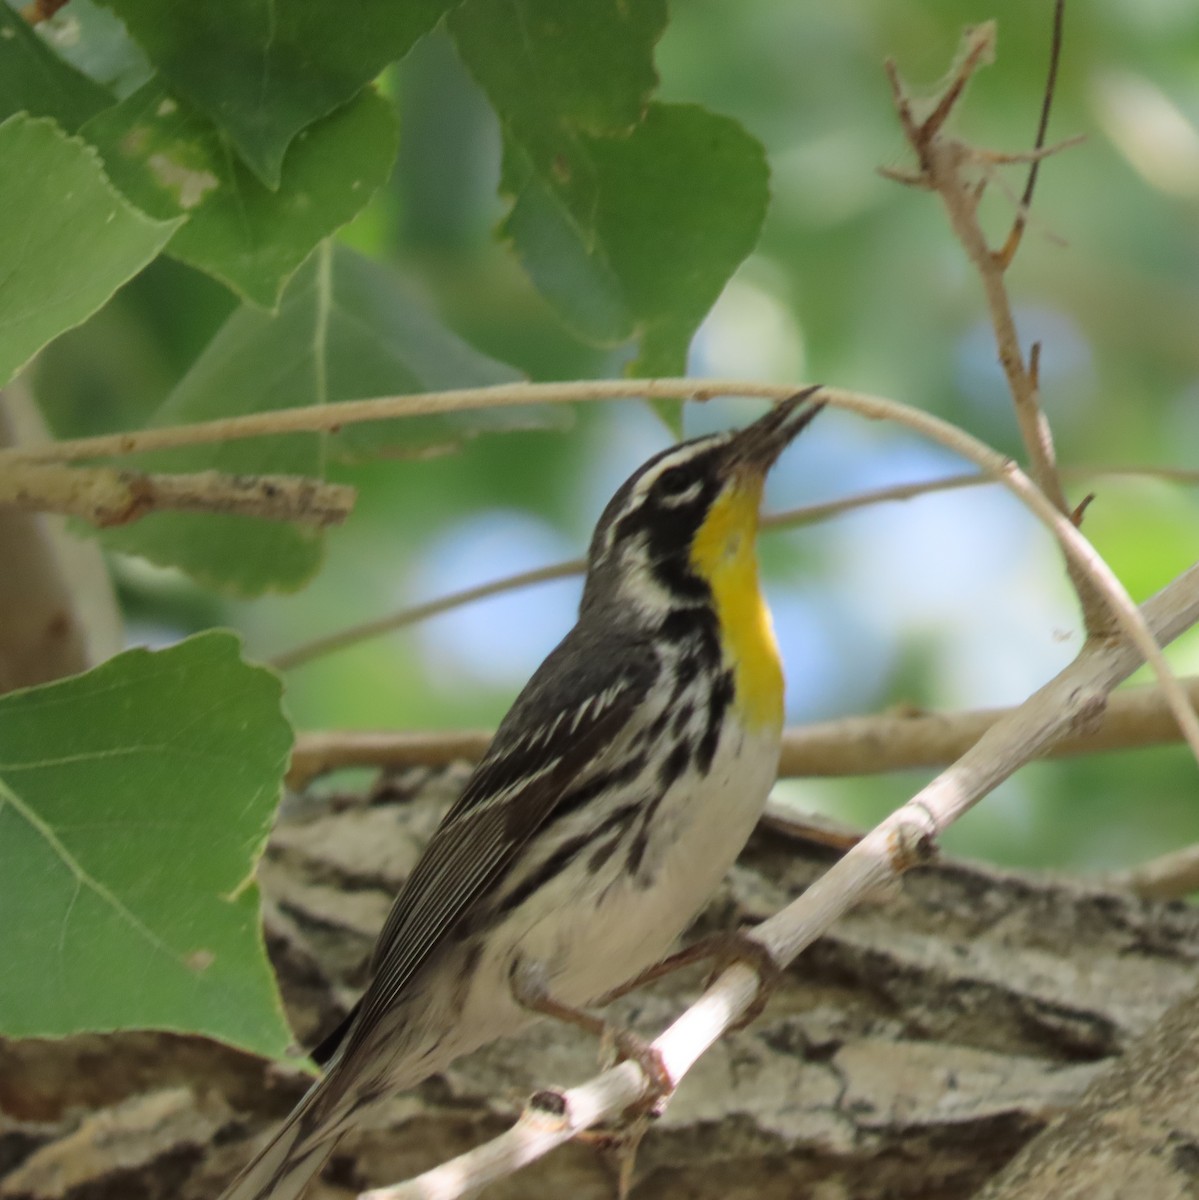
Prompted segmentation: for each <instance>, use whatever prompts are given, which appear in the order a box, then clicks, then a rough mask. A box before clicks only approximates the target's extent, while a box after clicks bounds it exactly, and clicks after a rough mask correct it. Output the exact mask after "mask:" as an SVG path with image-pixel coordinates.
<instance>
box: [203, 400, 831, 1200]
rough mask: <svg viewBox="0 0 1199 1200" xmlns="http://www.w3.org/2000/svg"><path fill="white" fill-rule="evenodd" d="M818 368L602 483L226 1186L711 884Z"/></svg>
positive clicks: (750, 771)
mask: <svg viewBox="0 0 1199 1200" xmlns="http://www.w3.org/2000/svg"><path fill="white" fill-rule="evenodd" d="M815 390H816V389H814V388H812V389H808V390H807V391H806V392H803V393H801V394H799V395H797V396H795V397H793V398H792V399H790V400H787V401H785V402H783V403H781V404H779V405H777V406H776V407H774V408H773V409H771V411H770V412H768V413H766V415H765V416H763V417H761V418H760V419H759V420H757V421H756V422H754V423H753V424H752V425H749V426H748V427H747V428H745V429H742V430H740V431H739V432H736V433H721V434H715V435H712V436H707V437H700V438H696V439H695V440H693V441H690V442H685V443H683V444H682V445H679V446H675V447H673V448H671V449H669V450H666V451H664V452H663V453H661V454H658V455H657V456H655V457H654V458H652V459H650V461H649V462H647V463H646V464H645V465H644V466H643V467H641V469H640V470H639V471H637V472H636V474H634V475H633V476H632V478H631V479H629V480H628V481H627V482H626V483H625V484H624V486H623V487H621V488H620V490H619V491H618V492H617V493H616V495H615V496H613V498H612V500H611V501H610V502H609V504H608V506H607V508H606V509H605V510H604V514H603V516H602V517H600V520H599V524H598V525H597V526H596V529H595V534H594V536H593V538H592V541H591V548H590V550H589V553H588V560H587V580H586V584H585V585H584V589H583V599H582V603H581V605H580V608H579V619H578V622H577V624H576V625H575V627H574V628H573V629H572V630H571V631H570V633H568V634H567V635H566V637H565V638H564V639H563V640H562V642H561V643H560V644H559V645H558V647H557V648H556V649H555V650H554V651H553V652H552V653H551V654H550V655H549V657H548V658H547V659H546V660H545V662H544V663H542V665H541V667H540V668H539V669H538V670H537V672H536V674H535V675H534V676H533V678H532V679H531V680H529V682H528V684H527V685H526V686H525V688H524V690H523V691H522V692H521V694H520V696H519V697H518V698H517V700H516V703H515V704H514V705H513V706H512V708H511V710H510V711H509V713H508V715H507V716H506V717H505V718H504V720H503V722H502V723H501V725H500V727H499V730H498V731H497V733H496V736H495V741H494V742H493V744H492V746H491V749H490V750H489V751H488V753H487V755H486V757H485V758H484V759H483V760H482V761H481V762H480V763H479V765H478V767H477V768H476V770H475V771H474V773H473V775H472V776H471V777H470V780H469V782H468V783H467V785H466V788H465V790H464V792H463V793H462V796H461V797H460V799H459V800H458V801H457V802H456V803H455V804H454V806H453V807H452V808H451V809H450V811H449V812H448V813H447V814H446V816H445V818H444V819H443V820H442V822H441V824H440V825H439V826H438V829H437V831H436V833H435V834H434V835H433V838H432V840H431V841H430V842H429V845H428V847H427V849H426V850H425V852H424V854H423V855H422V856H421V858H420V860H419V862H418V863H417V864H416V867H415V868H414V869H413V871H412V874H411V875H410V876H409V878H408V880H407V882H406V883H405V885H404V887H403V889H402V890H401V892H400V894H399V896H398V897H397V898H396V901H395V904H394V906H393V907H392V909H391V913H390V915H389V916H388V918H387V922H386V924H385V925H384V927H383V932H382V933H381V934H380V935H379V941H378V943H377V945H376V946H375V951H374V956H373V959H372V962H371V979H370V983H369V985H368V986H367V989H366V992H365V994H364V995H363V997H362V999H361V1000H360V1001H359V1003H358V1005H357V1007H356V1008H355V1010H354V1011H353V1012H352V1013H351V1014H350V1017H349V1018H347V1020H346V1022H345V1023H344V1025H343V1027H342V1029H341V1030H339V1031H337V1034H335V1035H334V1038H332V1039H330V1040H329V1041H328V1042H327V1043H326V1046H325V1051H326V1055H327V1056H328V1057H330V1058H331V1061H330V1063H329V1068H328V1071H327V1073H326V1074H325V1076H324V1077H323V1078H322V1079H321V1080H320V1081H319V1082H318V1083H316V1084H314V1085H313V1087H312V1089H311V1090H310V1091H309V1093H308V1095H307V1096H306V1097H305V1098H304V1100H303V1101H301V1103H300V1104H299V1106H298V1107H297V1108H296V1110H295V1111H294V1112H293V1113H292V1114H291V1116H290V1117H289V1118H288V1120H287V1122H286V1123H285V1124H284V1126H283V1128H282V1130H280V1131H279V1133H277V1134H276V1135H275V1137H274V1139H273V1140H272V1141H271V1142H270V1143H269V1144H268V1145H267V1146H266V1148H265V1149H264V1150H263V1151H262V1152H261V1153H260V1154H259V1156H258V1157H257V1158H256V1159H255V1160H254V1161H253V1162H252V1163H251V1164H250V1165H249V1166H248V1167H247V1168H246V1169H245V1171H243V1172H242V1174H241V1175H240V1176H239V1177H238V1178H237V1180H235V1181H234V1183H233V1184H232V1185H231V1187H230V1189H229V1190H228V1191H227V1192H226V1193H225V1198H224V1200H260V1198H265V1197H268V1196H269V1197H271V1198H272V1200H292V1198H293V1197H296V1196H298V1195H299V1194H300V1193H301V1192H302V1191H303V1189H304V1187H305V1186H306V1184H307V1183H308V1181H309V1180H310V1179H311V1178H312V1176H313V1175H315V1174H316V1172H317V1171H319V1170H320V1168H321V1166H322V1164H323V1163H324V1162H325V1160H326V1159H327V1158H328V1157H329V1155H330V1154H331V1153H332V1151H333V1148H334V1146H335V1145H336V1143H337V1141H338V1139H339V1138H340V1137H341V1136H342V1135H343V1134H345V1133H346V1132H347V1131H348V1130H349V1129H350V1128H351V1127H352V1126H353V1125H354V1124H355V1123H356V1122H357V1121H358V1120H359V1119H360V1118H361V1117H362V1116H363V1114H364V1112H365V1110H367V1109H368V1108H369V1107H370V1106H371V1105H372V1104H373V1103H375V1102H376V1101H379V1100H381V1099H384V1098H386V1097H388V1096H390V1095H392V1094H394V1093H395V1092H396V1091H397V1090H401V1089H404V1088H409V1087H412V1086H414V1085H415V1084H416V1083H418V1082H419V1081H420V1080H422V1079H424V1078H425V1077H426V1076H428V1075H430V1074H432V1073H433V1072H435V1071H438V1070H441V1069H443V1068H444V1067H446V1066H447V1065H448V1064H449V1063H450V1062H451V1061H452V1060H453V1059H455V1058H457V1057H458V1056H459V1055H462V1054H465V1053H467V1052H468V1051H470V1050H473V1049H475V1048H477V1047H479V1046H481V1045H483V1044H485V1043H487V1042H490V1041H492V1040H493V1039H495V1038H497V1037H500V1036H501V1035H504V1034H508V1033H512V1032H514V1031H515V1030H517V1029H519V1028H520V1027H521V1026H523V1025H525V1024H526V1023H527V1022H528V1021H530V1020H531V1019H532V1014H531V1012H530V1010H529V1007H528V1000H527V994H528V993H529V992H530V991H531V992H534V993H537V994H540V995H542V996H543V997H544V998H545V999H546V1000H547V1001H548V1003H547V1005H546V1009H547V1010H551V1009H554V1008H558V1009H562V1010H564V1009H565V1008H567V1007H568V1006H569V1007H570V1008H576V1007H578V1006H583V1005H586V1004H588V1003H589V1002H592V1001H594V1000H595V999H597V998H598V997H600V996H602V995H604V994H605V993H607V992H609V991H611V990H613V989H614V988H616V987H617V986H618V985H619V984H621V983H623V982H625V981H626V980H629V979H631V978H633V977H634V976H636V975H637V974H638V973H639V972H641V971H643V970H645V969H646V968H648V967H650V966H652V965H653V964H654V963H656V962H658V961H659V960H660V959H661V958H662V956H663V955H664V954H665V953H666V952H667V950H668V949H669V948H670V947H671V945H672V943H673V942H674V941H675V939H676V938H677V937H678V936H679V934H680V933H682V932H683V930H684V929H685V927H686V926H687V924H688V923H689V922H690V921H691V919H692V917H694V916H695V914H696V913H697V912H698V911H699V909H700V908H701V907H702V906H703V904H704V902H705V901H706V900H707V899H708V897H709V896H710V895H711V894H712V893H713V892H714V891H715V889H716V887H717V885H718V884H719V882H720V880H721V878H722V876H723V875H724V874H725V872H726V871H727V870H728V868H729V867H730V866H731V865H732V863H733V860H734V859H735V858H736V857H737V854H738V853H739V852H740V850H741V848H742V847H743V846H744V844H745V842H746V839H747V838H748V837H749V835H750V832H751V831H752V830H753V827H754V824H755V822H756V821H757V819H758V817H759V816H760V814H761V811H762V807H763V805H764V803H765V801H766V796H767V793H768V791H769V789H770V786H771V784H772V783H773V782H774V778H775V772H776V770H777V767H778V755H779V736H780V733H781V729H782V720H783V678H782V671H781V669H780V666H779V659H778V651H777V649H776V646H775V642H774V634H773V631H772V629H771V623H770V615H769V613H768V612H767V609H766V606H765V604H764V602H763V600H762V596H761V593H760V592H759V590H758V569H757V557H756V552H755V541H756V536H757V531H758V508H759V503H760V500H761V496H762V484H763V480H764V478H765V475H766V472H767V471H768V470H769V469H770V467H771V466H772V465H773V463H774V462H775V460H776V459H777V458H778V456H779V454H780V453H781V451H782V450H783V448H784V447H785V446H786V445H787V444H788V443H789V442H790V441H791V439H792V438H793V437H795V436H796V434H798V433H799V431H800V430H802V429H803V428H804V427H805V426H806V425H807V424H808V422H809V421H810V420H811V419H812V417H813V416H814V415H815V414H816V412H817V411H818V410H819V408H820V405H819V404H816V403H813V402H811V395H812V393H813V392H814V391H815ZM522 992H523V993H525V994H522ZM315 1057H317V1058H318V1060H319V1059H320V1058H321V1057H322V1055H321V1052H320V1050H318V1052H317V1054H316V1055H315Z"/></svg>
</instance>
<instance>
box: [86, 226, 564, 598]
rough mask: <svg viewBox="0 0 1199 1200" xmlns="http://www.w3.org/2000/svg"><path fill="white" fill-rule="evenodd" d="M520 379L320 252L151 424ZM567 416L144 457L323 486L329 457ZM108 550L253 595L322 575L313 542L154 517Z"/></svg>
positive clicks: (252, 526) (382, 428) (530, 412)
mask: <svg viewBox="0 0 1199 1200" xmlns="http://www.w3.org/2000/svg"><path fill="white" fill-rule="evenodd" d="M514 378H516V373H515V372H514V371H513V370H512V369H511V368H510V367H506V366H504V365H503V364H502V363H497V362H495V361H494V360H493V359H489V358H487V357H485V356H484V355H482V354H480V353H478V351H476V350H473V349H472V348H471V347H470V346H468V345H467V344H466V343H465V342H463V341H462V340H461V339H459V338H458V337H456V336H455V335H454V334H453V333H451V332H450V331H449V330H448V329H446V328H445V327H444V326H442V325H440V324H439V323H438V321H437V320H436V319H435V318H434V317H433V316H431V315H430V314H429V313H427V312H426V311H425V310H424V309H423V308H422V307H421V306H420V304H419V303H418V302H417V301H416V300H415V299H414V298H413V296H412V295H411V294H410V293H409V292H408V291H407V289H406V288H405V287H404V286H403V285H402V283H401V281H400V280H398V279H397V278H396V277H395V276H394V275H393V274H392V273H391V272H389V271H388V270H387V269H386V268H384V267H381V266H379V265H378V264H376V263H373V262H370V261H368V260H367V259H364V258H362V257H361V256H359V255H357V254H355V253H354V252H353V251H351V250H348V249H346V248H345V247H334V246H332V245H331V244H330V243H325V244H324V245H322V247H321V248H320V249H319V250H318V251H317V253H316V254H315V255H314V256H313V259H312V260H311V261H310V262H309V263H307V264H306V265H305V266H304V267H303V268H302V269H301V270H300V271H299V272H298V273H297V274H296V276H295V278H294V279H293V280H292V282H291V283H290V284H289V285H288V288H287V290H286V291H285V292H284V294H283V302H282V304H281V305H280V308H279V312H278V314H277V315H274V316H272V315H271V314H269V313H264V312H262V311H261V310H258V309H254V308H249V307H242V308H241V309H239V310H238V311H237V312H235V313H234V314H233V315H232V316H231V317H230V318H229V320H228V321H227V322H226V323H225V325H224V326H223V327H222V328H221V330H220V332H219V333H218V334H217V336H216V337H215V338H214V339H213V341H212V342H211V344H210V345H209V346H208V348H207V349H206V350H205V352H204V353H203V354H202V355H201V356H200V358H199V359H198V360H197V361H196V363H195V365H194V366H193V367H192V369H191V370H190V371H189V372H188V374H187V375H186V376H185V377H184V378H183V379H182V380H181V381H180V383H179V385H178V387H176V389H175V391H174V392H173V393H172V394H171V396H170V397H169V398H168V399H167V401H166V403H165V405H164V406H163V408H162V409H161V410H160V411H159V413H158V414H157V415H156V418H155V420H154V422H153V423H154V424H156V425H175V424H182V423H186V422H191V421H203V420H208V419H211V418H215V417H221V416H230V415H234V414H238V413H248V412H270V411H273V410H276V409H280V408H292V407H297V406H303V405H307V404H333V403H336V402H338V401H342V400H358V399H364V398H366V397H370V396H383V395H395V394H398V393H407V392H422V391H434V390H441V389H443V388H451V387H479V386H484V385H487V384H493V383H504V382H510V381H511V380H513V379H514ZM565 417H566V414H563V413H560V411H559V410H557V409H547V408H545V407H541V406H537V407H530V408H523V409H495V410H491V411H484V412H467V413H451V414H447V415H446V416H444V417H426V418H419V419H415V420H405V421H390V422H384V423H382V424H379V425H370V426H366V425H364V426H361V427H351V428H349V429H347V430H346V431H345V432H344V433H342V434H340V435H338V436H336V437H331V436H329V435H326V434H289V435H286V436H281V437H269V438H251V439H246V440H243V441H230V442H227V443H223V444H220V445H216V446H197V447H195V448H194V449H188V450H180V451H172V452H169V453H163V454H160V455H154V456H141V457H139V459H138V462H139V464H142V465H143V466H148V465H153V466H156V467H159V468H162V469H168V470H201V469H204V468H207V467H215V468H218V469H220V470H225V471H231V472H234V473H243V474H250V473H257V472H287V473H295V474H300V475H308V476H320V475H322V474H323V473H324V465H325V462H326V461H327V459H328V458H329V457H330V456H336V455H338V454H339V453H344V454H346V455H350V456H354V457H358V456H363V455H367V454H373V455H378V454H382V453H386V454H401V455H403V454H416V453H419V452H420V451H422V450H425V449H427V448H428V447H430V446H443V445H446V444H452V443H455V442H458V441H461V440H462V439H463V438H464V437H469V436H472V435H474V434H477V433H481V432H485V431H490V430H504V429H509V428H530V427H533V426H537V427H541V426H545V425H547V424H551V423H553V422H555V421H560V420H562V419H564V418H565ZM101 536H102V537H103V539H104V541H105V543H106V544H107V545H109V546H111V547H113V548H114V549H118V550H125V551H129V552H131V553H134V554H141V555H143V556H145V557H146V558H149V559H152V560H153V561H154V562H157V563H162V564H165V565H171V566H178V567H182V568H183V569H184V570H185V571H187V572H189V573H190V574H192V575H193V576H195V577H196V578H197V579H199V580H201V581H203V582H205V583H208V584H211V585H213V586H217V587H224V588H228V589H231V590H233V591H236V592H239V593H242V594H246V595H257V594H259V593H261V592H263V591H266V590H268V589H281V590H291V589H294V588H298V587H300V586H301V585H302V584H303V583H304V582H305V581H306V580H307V579H309V578H310V577H311V576H312V574H313V573H314V572H315V571H316V569H317V567H318V566H319V565H320V560H321V553H322V540H321V537H320V535H319V534H316V533H314V532H312V531H311V530H307V529H303V528H300V527H298V526H291V525H282V524H278V523H274V522H268V521H258V520H252V519H250V518H246V517H230V516H218V515H212V516H196V515H189V514H174V513H163V514H156V515H153V516H150V517H147V518H145V519H144V520H141V521H138V522H137V523H136V524H134V525H129V526H126V527H123V528H119V529H111V530H106V531H104V532H103V534H102V535H101Z"/></svg>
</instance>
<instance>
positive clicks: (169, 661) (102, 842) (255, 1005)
mask: <svg viewBox="0 0 1199 1200" xmlns="http://www.w3.org/2000/svg"><path fill="white" fill-rule="evenodd" d="M280 694H281V688H280V683H279V679H278V677H277V676H276V675H274V674H273V673H272V672H269V671H266V670H263V669H262V668H260V667H252V666H249V665H248V664H247V663H245V662H243V661H242V660H241V658H240V657H239V646H238V642H237V639H236V638H235V637H233V636H232V635H231V634H228V633H222V632H214V633H204V634H200V635H199V636H198V637H194V638H190V639H188V640H187V641H185V642H182V643H180V644H179V645H177V646H174V647H172V648H170V649H169V650H161V651H156V652H150V651H146V650H130V651H128V652H126V653H125V654H120V655H118V656H117V657H116V658H113V659H111V660H109V661H108V662H106V663H105V664H104V665H103V666H101V667H97V668H96V669H95V670H94V671H88V672H87V673H86V674H84V675H77V676H75V677H74V678H71V679H65V680H62V681H61V682H58V683H52V684H48V685H46V686H44V687H37V688H30V689H28V690H27V691H21V692H14V693H12V694H10V695H8V696H5V697H3V698H0V912H3V913H4V920H3V921H2V922H0V961H3V963H4V970H3V971H2V972H0V1032H2V1033H3V1034H5V1035H6V1036H9V1037H32V1036H38V1037H59V1036H63V1035H66V1034H70V1033H76V1032H79V1031H83V1030H114V1029H138V1028H156V1029H172V1030H181V1031H189V1032H198V1033H203V1034H206V1035H209V1036H211V1037H217V1038H221V1039H222V1040H224V1041H227V1042H232V1043H233V1044H235V1045H238V1046H242V1047H244V1048H245V1049H247V1050H252V1051H255V1052H257V1053H261V1054H270V1055H279V1054H281V1053H282V1052H283V1051H284V1050H285V1049H286V1047H287V1045H288V1042H289V1040H290V1038H289V1034H288V1030H287V1025H286V1023H285V1021H284V1019H283V1013H282V1009H281V1007H280V1004H279V998H278V995H277V993H276V989H275V984H274V978H273V976H272V973H271V970H270V966H269V964H268V962H267V959H266V954H265V952H264V947H263V942H262V935H261V932H260V924H259V903H258V892H257V888H256V887H254V886H253V884H252V883H251V882H250V878H251V875H252V872H253V870H254V865H255V863H256V861H257V859H258V856H259V854H260V853H261V851H262V847H263V845H264V844H265V842H266V837H267V833H268V831H269V829H270V824H271V819H272V815H273V812H274V808H275V803H276V800H277V798H278V794H279V788H280V784H281V780H282V775H283V771H284V768H285V767H286V765H287V759H288V755H289V753H290V748H291V730H290V728H289V726H288V724H287V721H286V720H285V719H284V717H283V714H282V712H281V709H280Z"/></svg>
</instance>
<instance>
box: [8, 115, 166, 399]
mask: <svg viewBox="0 0 1199 1200" xmlns="http://www.w3.org/2000/svg"><path fill="white" fill-rule="evenodd" d="M0 163H7V164H10V166H11V164H14V163H19V164H20V169H19V170H5V171H0V264H2V266H0V386H3V385H4V384H5V383H7V382H8V381H9V380H10V379H11V378H12V377H13V375H15V374H16V372H17V371H18V370H19V369H20V368H21V367H22V366H23V365H24V364H25V363H26V362H27V361H28V360H29V359H30V358H32V357H33V355H34V354H36V353H37V351H38V350H40V349H41V348H42V347H43V346H44V345H45V344H46V343H47V342H48V341H50V339H51V338H54V337H57V335H58V334H60V333H62V332H63V330H65V329H70V328H71V327H72V326H74V325H78V324H79V323H80V322H81V321H83V320H84V319H85V318H87V317H89V316H91V314H92V313H94V312H95V311H96V309H98V308H99V307H100V306H101V305H102V304H103V303H104V302H105V300H107V299H108V298H109V297H110V296H111V295H112V294H113V292H115V291H116V290H117V288H118V287H120V286H121V284H122V283H124V282H125V281H126V280H127V279H130V278H131V277H132V276H133V275H136V274H137V272H138V271H140V270H141V269H142V267H144V266H145V265H146V263H148V262H149V261H150V260H151V259H152V258H153V257H154V256H155V255H156V254H157V253H158V251H159V250H161V249H162V247H163V246H164V245H165V244H166V243H167V241H168V240H169V239H170V236H171V234H172V233H173V232H174V231H175V229H176V227H177V226H178V224H179V222H178V221H155V220H152V219H151V218H149V217H147V216H146V215H145V214H144V213H141V212H139V211H138V210H137V209H136V208H133V207H132V206H131V205H130V204H128V203H127V202H126V200H125V198H124V197H123V196H122V195H121V194H120V193H119V192H117V191H116V189H115V188H114V187H113V186H112V184H110V183H109V182H108V179H107V178H106V176H105V174H104V171H103V169H102V167H101V165H100V160H99V157H98V156H97V154H96V152H95V151H94V150H93V149H92V148H91V147H90V146H85V145H84V144H83V143H82V142H81V141H79V140H78V139H77V138H69V137H67V136H66V135H65V134H64V133H63V132H62V130H60V129H59V128H58V127H57V126H56V125H55V124H54V122H53V121H50V120H48V119H46V118H44V117H27V116H24V115H21V114H18V115H17V116H13V117H9V119H8V120H7V121H5V122H4V123H3V124H0Z"/></svg>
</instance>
